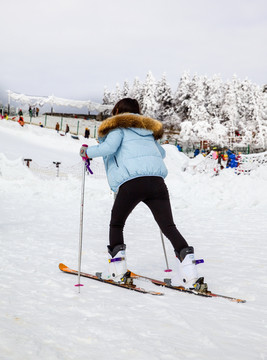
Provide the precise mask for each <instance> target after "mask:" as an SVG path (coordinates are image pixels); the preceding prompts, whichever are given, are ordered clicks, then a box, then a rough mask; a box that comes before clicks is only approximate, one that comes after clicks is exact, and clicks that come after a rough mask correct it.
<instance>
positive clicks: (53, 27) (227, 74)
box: [0, 0, 267, 101]
mask: <svg viewBox="0 0 267 360" xmlns="http://www.w3.org/2000/svg"><path fill="white" fill-rule="evenodd" d="M0 29H1V37H0V38H1V42H0V48H1V50H0V51H1V56H0V91H2V92H3V91H4V90H7V89H10V90H13V91H16V92H22V93H25V94H31V95H50V94H54V95H55V96H58V97H66V98H73V99H81V100H82V99H91V100H94V101H101V100H102V96H103V91H104V87H105V86H107V87H108V88H109V89H114V88H115V86H116V83H119V84H120V85H122V84H123V81H124V80H125V79H127V80H128V81H129V82H130V83H132V82H133V80H134V78H135V77H139V79H140V80H142V81H143V80H144V79H145V76H146V74H147V72H148V71H149V70H151V71H152V73H153V75H154V77H155V78H156V79H159V78H160V77H161V75H162V73H163V72H165V73H166V75H167V80H168V82H169V83H170V85H171V86H172V88H173V89H174V90H175V89H176V87H177V84H178V82H179V79H180V76H181V75H182V73H183V72H184V71H185V70H189V71H190V73H191V74H195V73H198V74H199V75H208V76H212V75H213V74H215V73H216V74H220V75H221V76H222V78H223V79H225V80H227V79H229V78H231V77H232V75H233V74H236V75H237V76H238V77H239V78H241V79H244V78H245V77H248V78H249V79H250V80H251V81H252V82H255V83H257V84H259V85H263V84H265V83H267V45H266V43H267V1H266V0H224V1H215V0H201V1H200V0H191V1H185V0H135V1H129V0H45V1H44V0H38V1H36V0H8V1H6V0H1V23H0ZM5 96H6V95H5Z"/></svg>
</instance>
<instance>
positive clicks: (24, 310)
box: [0, 120, 267, 360]
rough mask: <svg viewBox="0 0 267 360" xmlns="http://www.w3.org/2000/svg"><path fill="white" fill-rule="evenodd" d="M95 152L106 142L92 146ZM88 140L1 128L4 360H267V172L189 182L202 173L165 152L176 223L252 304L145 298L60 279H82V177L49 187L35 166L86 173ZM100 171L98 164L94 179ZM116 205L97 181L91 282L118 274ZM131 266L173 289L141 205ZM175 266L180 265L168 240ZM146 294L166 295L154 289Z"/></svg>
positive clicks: (90, 225)
mask: <svg viewBox="0 0 267 360" xmlns="http://www.w3.org/2000/svg"><path fill="white" fill-rule="evenodd" d="M87 141H88V144H89V145H93V144H95V143H96V142H95V140H93V139H89V140H87ZM84 142H85V139H84V138H83V137H80V139H79V140H74V139H72V138H71V137H70V136H60V135H59V134H57V133H56V132H55V131H53V130H47V129H44V128H38V127H34V126H30V125H26V126H25V127H23V128H21V127H20V126H19V125H18V124H17V123H13V122H7V121H3V120H2V121H0V211H1V212H0V214H1V216H0V228H1V232H0V243H1V262H0V268H1V272H0V282H1V287H0V309H1V311H0V322H1V327H0V358H1V360H35V359H37V358H38V359H40V360H47V359H49V360H82V359H89V358H90V359H97V360H102V359H103V360H106V359H107V358H109V359H112V360H113V359H115V360H125V359H128V360H131V359H134V360H143V359H144V360H145V359H150V360H158V359H160V360H177V359H198V360H199V359H201V360H207V359H208V360H214V359H219V360H220V359H221V360H226V359H242V360H244V359H247V360H252V359H255V360H256V359H261V360H262V359H267V346H266V338H267V308H266V302H267V285H266V273H267V262H266V250H267V243H266V233H267V226H266V210H267V197H266V188H267V169H266V168H264V167H261V168H259V169H258V170H257V171H254V172H253V173H251V175H249V176H242V175H240V176H237V175H235V174H234V172H233V171H232V170H231V169H229V171H228V170H224V171H222V172H221V174H220V175H219V176H213V174H196V175H192V174H190V173H188V172H186V171H183V170H184V168H185V167H186V165H187V164H188V163H189V162H190V161H197V160H196V159H194V160H190V159H188V158H187V157H186V156H185V155H184V154H182V153H179V152H178V151H177V149H176V148H175V147H174V146H171V145H165V146H164V147H165V149H166V152H167V157H166V160H165V161H166V165H167V167H168V170H169V175H168V177H167V178H166V183H167V185H168V188H169V192H170V197H171V202H172V207H173V214H174V218H175V222H176V224H177V226H178V228H179V230H180V231H181V232H182V234H183V235H184V237H185V238H186V239H187V241H188V242H189V244H190V245H193V246H194V247H195V252H196V257H197V258H204V259H205V263H204V264H202V265H199V273H200V274H201V275H203V276H205V279H206V281H207V282H208V285H209V287H210V289H212V290H213V291H214V292H217V293H223V294H225V295H232V296H236V297H239V298H244V299H246V300H247V302H246V303H245V304H236V303H231V302H229V301H226V300H222V299H206V298H201V297H196V296H193V295H188V294H181V293H178V292H175V291H172V290H168V289H163V288H161V291H163V292H164V293H165V295H164V296H161V297H153V296H149V295H143V294H138V293H135V292H131V291H127V290H124V289H119V288H116V287H113V286H110V285H106V284H101V283H98V282H94V281H92V280H87V279H82V283H83V284H84V286H83V287H82V288H81V292H80V293H79V292H78V289H77V287H75V286H74V285H75V284H76V283H77V278H76V277H74V276H71V275H67V274H64V273H62V272H60V271H59V269H58V264H59V263H60V262H63V263H65V264H66V265H68V266H69V267H72V268H77V263H78V244H79V226H80V200H81V177H76V176H69V177H68V178H60V177H52V176H51V177H50V178H43V177H41V176H39V175H38V173H33V172H32V171H31V169H29V168H27V167H26V166H25V165H23V161H22V159H23V158H27V157H30V158H32V159H33V161H35V162H36V163H38V164H39V165H40V167H42V166H47V165H48V164H50V163H51V162H53V161H61V162H62V164H67V165H69V166H72V165H76V164H78V163H80V161H81V160H80V157H79V148H80V145H81V144H82V143H84ZM94 162H95V164H98V165H99V164H100V166H102V169H103V164H102V160H101V159H98V160H97V159H95V160H93V162H92V167H94V166H95V165H94ZM112 203H113V194H112V193H111V191H110V190H109V188H108V185H107V181H106V179H105V176H104V172H103V176H94V175H92V176H91V175H90V176H86V183H85V207H84V231H83V235H84V236H83V252H82V270H83V271H86V272H91V273H94V272H96V271H103V270H105V269H106V258H107V257H106V245H107V243H108V228H109V217H110V210H111V207H112ZM124 234H125V242H126V244H127V258H128V266H129V268H130V269H132V270H133V271H134V272H137V273H142V274H144V275H147V276H151V277H155V278H161V279H162V278H164V277H166V276H169V274H171V273H165V272H164V269H166V264H165V259H164V255H163V251H162V244H161V239H160V233H159V229H158V227H157V225H156V224H155V222H154V220H153V217H152V215H151V213H150V212H149V210H148V209H147V208H146V206H145V205H143V204H140V205H138V206H137V207H136V209H135V210H134V211H133V212H132V214H131V215H130V217H129V219H128V221H127V223H126V226H125V231H124ZM165 244H166V249H167V254H168V260H169V265H170V267H171V268H172V269H173V272H174V270H175V268H176V262H177V259H176V258H175V256H174V253H173V250H172V248H171V246H170V244H169V242H168V240H167V239H165ZM139 285H141V286H143V287H145V288H146V287H147V288H153V289H156V290H159V288H157V287H156V288H155V287H154V286H153V285H151V284H149V283H146V282H139Z"/></svg>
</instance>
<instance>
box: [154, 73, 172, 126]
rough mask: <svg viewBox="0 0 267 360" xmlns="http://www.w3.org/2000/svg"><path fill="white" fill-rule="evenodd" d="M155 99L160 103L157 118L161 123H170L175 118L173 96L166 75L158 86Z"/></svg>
mask: <svg viewBox="0 0 267 360" xmlns="http://www.w3.org/2000/svg"><path fill="white" fill-rule="evenodd" d="M155 98H156V101H157V103H158V110H157V114H156V118H157V119H158V120H160V121H169V120H170V119H171V118H172V117H174V107H173V96H172V90H171V87H170V85H169V84H168V83H167V80H166V75H165V74H163V75H162V77H161V80H160V81H159V82H158V83H157V84H156V93H155Z"/></svg>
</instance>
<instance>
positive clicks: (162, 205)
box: [109, 176, 188, 252]
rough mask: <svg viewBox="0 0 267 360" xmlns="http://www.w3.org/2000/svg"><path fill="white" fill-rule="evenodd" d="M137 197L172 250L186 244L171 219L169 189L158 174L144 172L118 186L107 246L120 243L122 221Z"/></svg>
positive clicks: (183, 246) (181, 247) (121, 238)
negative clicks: (150, 174) (148, 174)
mask: <svg viewBox="0 0 267 360" xmlns="http://www.w3.org/2000/svg"><path fill="white" fill-rule="evenodd" d="M141 201H142V202H144V203H145V204H146V205H147V206H148V207H149V209H150V210H151V212H152V214H153V216H154V218H155V220H156V222H157V223H158V225H159V227H160V229H161V231H162V232H163V234H164V235H165V236H166V237H167V238H168V239H169V240H170V241H171V243H172V245H173V248H174V250H176V251H178V252H180V251H181V250H182V249H183V248H185V247H187V246H188V244H187V242H186V240H185V239H184V238H183V236H182V235H181V234H180V233H179V231H178V230H177V228H176V226H175V224H174V222H173V217H172V211H171V205H170V199H169V193H168V189H167V186H166V184H165V182H164V180H163V179H162V178H161V177H158V176H144V177H139V178H136V179H133V180H129V181H127V182H125V183H124V184H122V185H121V186H120V188H119V192H118V194H117V196H116V199H115V202H114V205H113V208H112V211H111V220H110V231H109V242H110V247H111V249H114V247H115V246H116V245H121V244H123V243H124V241H123V228H124V225H125V222H126V220H127V218H128V216H129V214H130V213H131V211H132V210H133V209H134V208H135V207H136V205H137V204H138V203H139V202H141Z"/></svg>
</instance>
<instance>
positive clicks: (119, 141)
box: [80, 98, 207, 289]
mask: <svg viewBox="0 0 267 360" xmlns="http://www.w3.org/2000/svg"><path fill="white" fill-rule="evenodd" d="M112 115H113V116H112V117H111V118H108V119H106V120H105V121H103V122H102V124H101V125H100V127H99V129H98V135H99V145H96V146H92V147H86V146H82V147H81V149H80V155H81V157H83V158H84V157H86V156H88V157H89V158H95V157H100V156H101V157H103V160H104V163H105V168H106V173H107V178H108V182H109V185H110V187H111V189H112V190H113V191H114V192H115V194H116V198H115V202H114V205H113V208H112V211H111V220H110V231H109V245H108V266H109V274H108V275H107V278H108V279H111V280H113V281H115V282H124V281H125V279H127V275H126V274H127V263H126V244H125V243H124V236H123V228H124V225H125V222H126V220H127V218H128V216H129V215H130V213H131V212H132V211H133V209H134V208H135V207H136V206H137V205H138V204H139V203H140V202H143V203H144V204H146V205H147V206H148V207H149V209H150V210H151V212H152V214H153V216H154V218H155V220H156V222H157V223H158V225H159V227H160V229H161V231H162V232H163V234H164V235H165V236H166V237H167V238H168V239H169V240H170V241H171V243H172V246H173V248H174V252H175V255H176V257H177V272H176V276H174V277H173V280H172V285H176V286H179V285H183V286H184V287H185V288H187V289H202V287H203V289H207V285H206V284H204V282H203V281H204V278H203V277H202V278H199V276H198V272H197V268H196V264H195V256H194V248H193V247H192V246H189V245H188V243H187V241H186V240H185V239H184V237H183V236H182V235H181V233H180V232H179V231H178V229H177V228H176V225H175V223H174V221H173V216H172V210H171V204H170V199H169V193H168V189H167V187H166V184H165V182H164V178H165V177H166V176H167V173H168V171H167V168H166V166H165V164H164V161H163V158H164V157H165V150H164V149H163V147H162V146H161V145H160V144H159V143H158V141H157V140H159V139H161V138H162V136H163V126H162V123H161V122H160V121H158V120H154V119H152V118H150V117H146V116H144V115H141V113H140V107H139V104H138V102H137V100H135V99H131V98H124V99H122V100H120V101H119V102H118V103H117V104H116V105H115V106H114V108H113V110H112ZM141 251H142V244H140V252H141ZM126 281H127V280H126Z"/></svg>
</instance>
